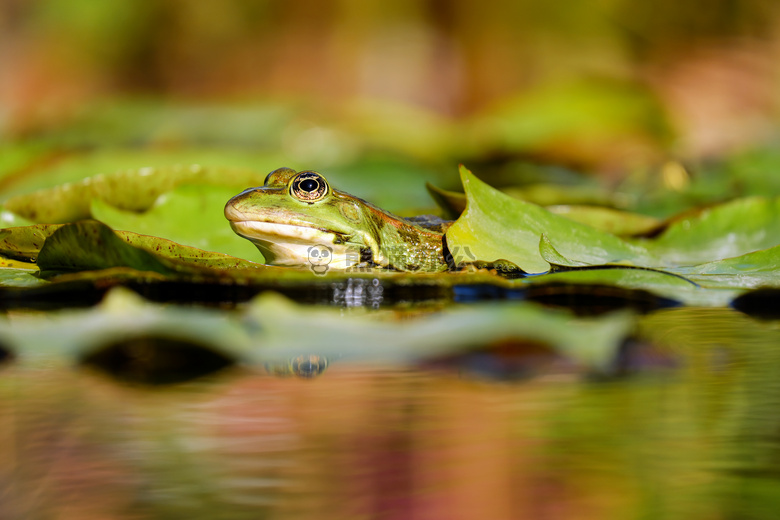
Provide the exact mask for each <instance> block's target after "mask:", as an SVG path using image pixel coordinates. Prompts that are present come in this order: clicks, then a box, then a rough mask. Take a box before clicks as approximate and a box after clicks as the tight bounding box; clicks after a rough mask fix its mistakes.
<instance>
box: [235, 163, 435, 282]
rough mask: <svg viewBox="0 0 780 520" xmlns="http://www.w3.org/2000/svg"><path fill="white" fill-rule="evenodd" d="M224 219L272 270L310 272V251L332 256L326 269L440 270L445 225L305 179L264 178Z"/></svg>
mask: <svg viewBox="0 0 780 520" xmlns="http://www.w3.org/2000/svg"><path fill="white" fill-rule="evenodd" d="M225 217H226V218H227V219H228V220H229V221H230V225H231V227H232V228H233V230H234V231H235V232H236V233H238V234H239V235H240V236H242V237H244V238H246V239H248V240H250V241H252V242H253V243H254V244H255V245H256V246H257V248H258V249H259V250H260V251H261V252H262V253H263V255H264V256H265V258H266V261H267V262H268V263H271V264H275V265H286V266H309V265H314V263H312V259H311V257H310V255H311V254H313V253H312V249H313V248H316V249H317V250H318V251H319V252H321V251H322V250H323V248H327V249H328V250H329V251H328V252H327V253H326V254H328V255H332V257H331V256H329V257H328V261H327V262H325V263H327V265H328V267H329V268H335V269H346V268H350V267H358V266H377V267H383V268H387V269H395V270H399V271H443V270H445V269H447V262H446V260H445V253H444V231H446V228H447V227H448V226H449V223H448V222H443V221H434V220H430V219H424V218H422V219H403V218H400V217H397V216H395V215H392V214H390V213H388V212H386V211H383V210H381V209H379V208H377V207H376V206H374V205H372V204H370V203H368V202H366V201H364V200H362V199H359V198H357V197H353V196H352V195H349V194H347V193H344V192H341V191H338V190H334V189H332V188H331V187H330V186H329V185H328V183H327V181H326V180H325V178H324V177H322V176H321V175H320V174H318V173H316V172H312V171H302V172H296V171H294V170H291V169H290V168H280V169H278V170H275V171H273V172H271V173H270V174H269V175H268V177H266V179H265V185H263V186H260V187H258V188H250V189H247V190H245V191H243V192H241V193H239V194H238V195H236V196H235V197H233V198H232V199H230V200H229V201H228V203H227V205H226V206H225ZM316 246H319V247H316ZM319 252H318V253H317V254H319ZM315 263H322V262H321V260H318V262H315Z"/></svg>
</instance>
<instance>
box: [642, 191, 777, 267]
mask: <svg viewBox="0 0 780 520" xmlns="http://www.w3.org/2000/svg"><path fill="white" fill-rule="evenodd" d="M637 244H639V245H641V246H643V247H646V248H647V249H649V250H650V251H651V252H652V253H654V254H655V255H656V256H659V257H662V258H663V259H664V263H665V264H666V265H680V266H681V265H696V264H702V263H705V262H712V261H715V260H721V259H724V258H731V257H736V256H740V255H744V254H746V253H750V252H752V251H758V250H761V249H767V248H770V247H773V246H776V245H778V244H780V197H775V198H763V197H750V198H744V199H737V200H734V201H732V202H729V203H726V204H721V205H719V206H715V207H713V208H710V209H706V210H704V211H702V212H701V213H699V214H697V215H695V216H692V217H689V218H682V219H679V220H676V221H675V222H674V223H673V224H671V225H670V226H669V227H668V228H667V229H666V230H665V231H664V233H663V234H662V235H661V236H659V237H658V238H656V239H647V240H641V241H638V242H637Z"/></svg>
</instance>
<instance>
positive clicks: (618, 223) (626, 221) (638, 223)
mask: <svg viewBox="0 0 780 520" xmlns="http://www.w3.org/2000/svg"><path fill="white" fill-rule="evenodd" d="M545 209H546V210H547V211H549V212H550V213H555V214H556V215H560V216H562V217H566V218H567V219H569V220H573V221H574V222H579V223H580V224H586V225H588V226H590V227H592V228H596V229H598V230H601V231H606V232H607V233H612V234H613V235H622V236H629V235H642V234H645V233H648V232H650V231H652V230H654V229H656V228H658V227H659V226H660V225H661V221H660V220H658V219H657V218H655V217H649V216H647V215H642V214H639V213H632V212H630V211H621V210H618V209H614V208H605V207H600V206H581V205H556V206H547V207H546V208H545Z"/></svg>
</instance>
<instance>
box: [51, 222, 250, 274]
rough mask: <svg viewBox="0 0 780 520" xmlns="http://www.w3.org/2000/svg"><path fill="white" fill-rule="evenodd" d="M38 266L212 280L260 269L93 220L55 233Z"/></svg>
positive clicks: (67, 269) (68, 226) (62, 269)
mask: <svg viewBox="0 0 780 520" xmlns="http://www.w3.org/2000/svg"><path fill="white" fill-rule="evenodd" d="M37 263H38V267H39V268H40V269H41V271H54V272H58V271H88V270H96V269H109V268H113V267H130V268H133V269H136V270H138V271H152V272H156V273H160V274H163V275H175V274H177V273H179V274H181V273H185V274H191V275H193V274H194V275H202V276H211V277H229V270H233V269H237V270H240V269H253V268H257V267H261V266H258V264H255V263H253V262H249V261H247V260H242V259H239V258H234V257H231V256H228V255H225V254H221V253H214V252H209V251H203V250H200V249H196V248H193V247H189V246H183V245H181V244H177V243H175V242H171V241H170V240H165V239H162V238H158V237H152V236H147V235H138V234H135V233H129V232H114V231H113V230H112V229H111V228H109V227H108V226H106V225H105V224H103V223H101V222H97V221H89V220H87V221H80V222H76V223H73V224H66V225H64V226H61V227H60V228H58V229H57V230H55V231H54V233H52V235H51V236H50V237H48V238H47V239H46V241H45V242H44V244H43V247H42V248H41V251H40V253H39V254H38V260H37Z"/></svg>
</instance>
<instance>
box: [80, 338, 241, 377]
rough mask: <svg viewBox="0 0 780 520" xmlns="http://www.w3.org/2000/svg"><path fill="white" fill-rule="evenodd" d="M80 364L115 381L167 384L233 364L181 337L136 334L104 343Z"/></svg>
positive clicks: (218, 354)
mask: <svg viewBox="0 0 780 520" xmlns="http://www.w3.org/2000/svg"><path fill="white" fill-rule="evenodd" d="M81 363H82V364H83V365H85V366H88V367H92V368H97V369H99V370H101V371H103V372H106V373H107V374H109V375H111V376H112V377H115V378H117V379H119V380H123V381H127V382H130V383H140V384H151V385H155V384H171V383H181V382H184V381H189V380H191V379H196V378H198V377H201V376H205V375H208V374H213V373H215V372H218V371H220V370H222V369H224V368H226V367H228V366H231V365H233V364H234V363H235V360H234V359H231V358H230V357H229V356H227V355H226V354H223V353H221V352H216V351H215V350H213V349H212V348H209V347H206V346H203V345H198V344H195V343H193V342H191V341H186V340H182V339H175V338H167V337H160V336H139V337H132V338H126V339H124V340H122V341H117V342H114V343H112V344H110V345H105V346H103V347H101V348H100V349H99V350H97V351H95V352H91V353H89V354H87V355H85V356H84V357H83V358H82V360H81Z"/></svg>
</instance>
